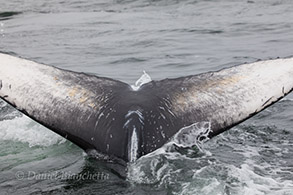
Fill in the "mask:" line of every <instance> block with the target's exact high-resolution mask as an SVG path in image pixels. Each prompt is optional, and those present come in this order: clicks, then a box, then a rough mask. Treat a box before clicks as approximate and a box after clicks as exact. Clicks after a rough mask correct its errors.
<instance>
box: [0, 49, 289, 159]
mask: <svg viewBox="0 0 293 195" xmlns="http://www.w3.org/2000/svg"><path fill="white" fill-rule="evenodd" d="M292 75H293V59H292V58H291V59H277V60H268V61H261V62H256V63H252V64H245V65H240V66H235V67H231V68H226V69H223V70H220V71H216V72H209V73H204V74H200V75H194V76H187V77H181V78H176V79H164V80H161V81H151V82H149V83H146V84H144V85H142V86H141V87H140V88H139V89H138V90H137V91H135V90H133V89H132V88H131V87H130V86H129V85H128V84H125V83H123V82H120V81H116V80H113V79H109V78H104V77H97V76H93V75H89V74H85V73H76V72H72V71H67V70H62V69H59V68H55V67H52V66H47V65H42V64H38V63H35V62H32V61H28V60H25V59H21V58H17V57H13V56H10V55H7V54H0V97H1V98H2V99H3V100H5V101H6V102H8V103H9V104H11V105H12V106H14V107H15V108H17V109H18V110H20V111H21V112H23V113H24V114H26V115H27V116H29V117H31V118H32V119H34V120H35V121H37V122H39V123H40V124H42V125H44V126H46V127H48V128H49V129H51V130H53V131H54V132H56V133H58V134H59V135H61V136H63V137H65V138H66V139H68V140H70V141H71V142H73V143H75V144H77V145H78V146H79V147H81V148H82V149H84V150H85V151H91V150H96V151H98V152H100V153H103V154H106V155H108V156H110V157H113V158H118V159H123V160H124V161H126V162H128V161H134V160H136V159H138V158H139V157H141V156H143V155H146V154H148V153H150V152H152V151H154V150H156V149H158V148H160V147H161V146H162V145H164V144H165V143H166V142H167V141H168V140H170V138H172V136H174V135H175V134H176V133H177V132H178V131H179V130H180V129H182V128H183V127H186V126H189V125H192V124H194V123H197V122H202V121H208V122H209V123H210V126H211V132H210V133H209V135H208V137H210V138H211V137H213V136H216V135H218V134H220V133H221V132H223V131H225V130H227V129H229V128H231V127H233V126H235V125H236V124H238V123H240V122H242V121H244V120H246V119H248V118H249V117H251V116H253V115H254V114H256V113H258V112H260V111H261V110H263V109H265V108H266V107H268V106H270V105H272V104H273V103H275V102H277V101H278V100H279V99H280V98H282V97H284V96H285V95H287V94H288V93H290V92H291V91H292V88H293V76H292ZM198 139H201V137H200V134H199V137H198Z"/></svg>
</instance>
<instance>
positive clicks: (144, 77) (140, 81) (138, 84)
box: [131, 71, 152, 91]
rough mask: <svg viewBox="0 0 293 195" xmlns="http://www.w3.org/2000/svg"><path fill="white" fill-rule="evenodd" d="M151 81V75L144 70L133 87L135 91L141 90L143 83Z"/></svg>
mask: <svg viewBox="0 0 293 195" xmlns="http://www.w3.org/2000/svg"><path fill="white" fill-rule="evenodd" d="M151 81H152V79H151V77H150V75H148V74H147V73H146V72H145V71H143V74H142V75H141V77H140V78H139V79H138V80H137V81H136V82H135V84H134V85H131V88H132V89H133V90H134V91H137V90H139V88H140V87H141V86H142V85H144V84H146V83H149V82H151Z"/></svg>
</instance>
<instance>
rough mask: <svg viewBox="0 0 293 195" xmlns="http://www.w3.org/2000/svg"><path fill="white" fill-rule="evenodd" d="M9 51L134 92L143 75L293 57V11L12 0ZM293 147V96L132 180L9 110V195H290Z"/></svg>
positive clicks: (134, 168) (148, 165)
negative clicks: (115, 81)
mask: <svg viewBox="0 0 293 195" xmlns="http://www.w3.org/2000/svg"><path fill="white" fill-rule="evenodd" d="M0 51H2V52H7V53H10V54H13V55H16V56H21V57H24V58H26V59H30V60H34V61H37V62H40V63H44V64H49V65H53V66H56V67H60V68H64V69H69V70H73V71H79V72H87V73H91V74H96V75H98V76H104V77H111V78H114V79H118V80H122V81H124V82H127V83H129V84H133V83H134V82H135V81H136V80H137V79H138V78H139V77H140V75H141V74H142V72H143V70H145V71H146V72H147V73H148V74H149V75H150V76H151V77H152V79H153V80H159V79H164V78H174V77H181V76H187V75H192V74H198V73H202V72H206V71H213V70H219V69H222V68H224V67H229V66H233V65H237V64H242V63H246V62H254V61H257V60H259V59H261V60H265V59H275V58H278V57H289V56H292V55H293V2H292V1H291V0H248V1H247V0H233V1H232V0H214V1H211V0H183V1H177V0H137V1H132V0H126V1H122V0H112V1H106V0H98V1H90V0H89V1H78V0H72V1H63V0H51V1H45V0H39V1H34V0H23V1H20V0H10V1H4V0H0ZM0 68H1V67H0ZM292 76H293V75H292ZM292 146H293V95H292V94H291V95H289V96H287V97H286V99H284V100H282V101H280V102H279V103H277V104H275V105H273V106H272V107H270V108H268V109H266V110H265V111H263V112H262V113H260V114H258V115H256V116H254V117H253V118H251V119H250V120H248V121H246V122H245V123H242V124H240V125H238V126H236V127H234V128H233V129H231V130H229V131H227V132H225V133H223V134H222V135H220V136H218V137H216V138H213V139H211V140H209V141H208V142H206V143H203V144H202V145H201V150H197V151H194V152H195V154H194V155H187V154H186V153H184V152H183V153H179V152H165V153H154V154H152V155H150V156H147V157H145V158H142V159H140V160H138V161H137V162H136V163H134V164H131V165H129V167H128V169H129V170H128V176H127V179H122V178H120V177H119V175H117V173H115V172H113V170H112V169H109V168H108V167H107V166H106V165H105V163H103V162H99V161H97V160H96V159H93V158H90V157H89V156H88V155H86V154H85V153H84V152H83V151H82V150H81V149H79V148H78V147H77V146H75V145H73V144H71V143H70V142H68V141H66V140H64V139H63V138H61V137H59V136H58V135H56V134H54V133H52V132H51V131H50V130H48V129H45V128H43V127H41V126H39V125H38V124H36V123H34V122H33V121H31V120H30V119H28V118H27V117H24V116H21V115H20V114H19V113H18V112H17V111H15V110H14V109H12V108H10V107H9V106H7V105H6V104H5V103H4V102H2V101H0V194H1V195H2V194H79V195H80V194H192V195H195V194H220V195H222V194H227V195H228V194H233V195H234V194H249V195H250V194H257V195H262V194H272V195H275V194H282V195H283V194H284V195H289V194H292V192H293V174H292V173H293V147H292ZM93 173H97V174H100V175H99V176H98V178H96V179H92V178H83V179H80V178H81V177H77V178H70V177H68V175H70V174H71V175H79V176H89V175H92V174H93ZM40 174H44V175H45V176H47V177H45V176H44V175H43V176H44V177H43V178H42V177H40ZM66 174H67V176H66ZM37 175H39V178H37V177H36V176H37ZM54 175H55V176H56V175H57V176H58V177H57V176H56V177H54ZM64 175H65V176H64ZM50 176H51V177H50ZM61 176H64V177H61Z"/></svg>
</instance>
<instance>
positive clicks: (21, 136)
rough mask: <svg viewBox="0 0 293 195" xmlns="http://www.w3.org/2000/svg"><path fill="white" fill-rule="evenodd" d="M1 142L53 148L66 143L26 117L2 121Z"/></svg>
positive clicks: (0, 127) (0, 123)
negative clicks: (55, 145) (15, 142)
mask: <svg viewBox="0 0 293 195" xmlns="http://www.w3.org/2000/svg"><path fill="white" fill-rule="evenodd" d="M0 140H11V141H18V142H23V143H28V144H29V147H33V146H51V145H54V144H62V143H64V142H65V141H66V139H64V138H62V137H61V136H59V135H57V134H56V133H54V132H52V131H50V130H49V129H47V128H45V127H43V126H41V125H39V124H38V123H36V122H34V121H32V120H31V119H29V118H28V117H26V116H22V117H17V118H14V119H12V120H3V121H0Z"/></svg>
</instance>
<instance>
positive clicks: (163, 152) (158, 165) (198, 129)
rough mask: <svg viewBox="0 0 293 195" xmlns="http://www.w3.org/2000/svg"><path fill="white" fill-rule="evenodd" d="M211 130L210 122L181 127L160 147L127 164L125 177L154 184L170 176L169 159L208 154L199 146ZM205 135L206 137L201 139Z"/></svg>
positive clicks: (192, 157)
mask: <svg viewBox="0 0 293 195" xmlns="http://www.w3.org/2000/svg"><path fill="white" fill-rule="evenodd" d="M210 131H211V125H210V122H199V123H194V124H192V125H190V126H187V127H184V128H182V129H181V130H180V131H179V132H178V133H177V134H175V135H174V136H173V138H172V139H171V140H170V141H169V142H168V143H166V144H165V145H164V146H162V147H161V148H159V149H157V150H155V151H154V152H152V153H149V154H147V155H145V156H143V157H141V158H140V159H138V160H137V161H135V162H133V163H130V164H129V165H128V172H127V178H128V180H129V181H130V182H134V183H144V184H154V183H157V182H162V181H165V179H167V178H170V177H171V175H172V173H174V172H176V171H178V170H174V169H173V165H172V163H170V160H171V161H173V160H177V159H185V160H186V161H189V160H192V159H194V158H198V157H202V156H204V155H207V156H208V155H210V154H209V153H208V152H206V151H204V150H203V149H202V147H201V145H202V144H203V142H204V141H206V140H207V135H208V134H209V133H210ZM203 137H206V139H203Z"/></svg>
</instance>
